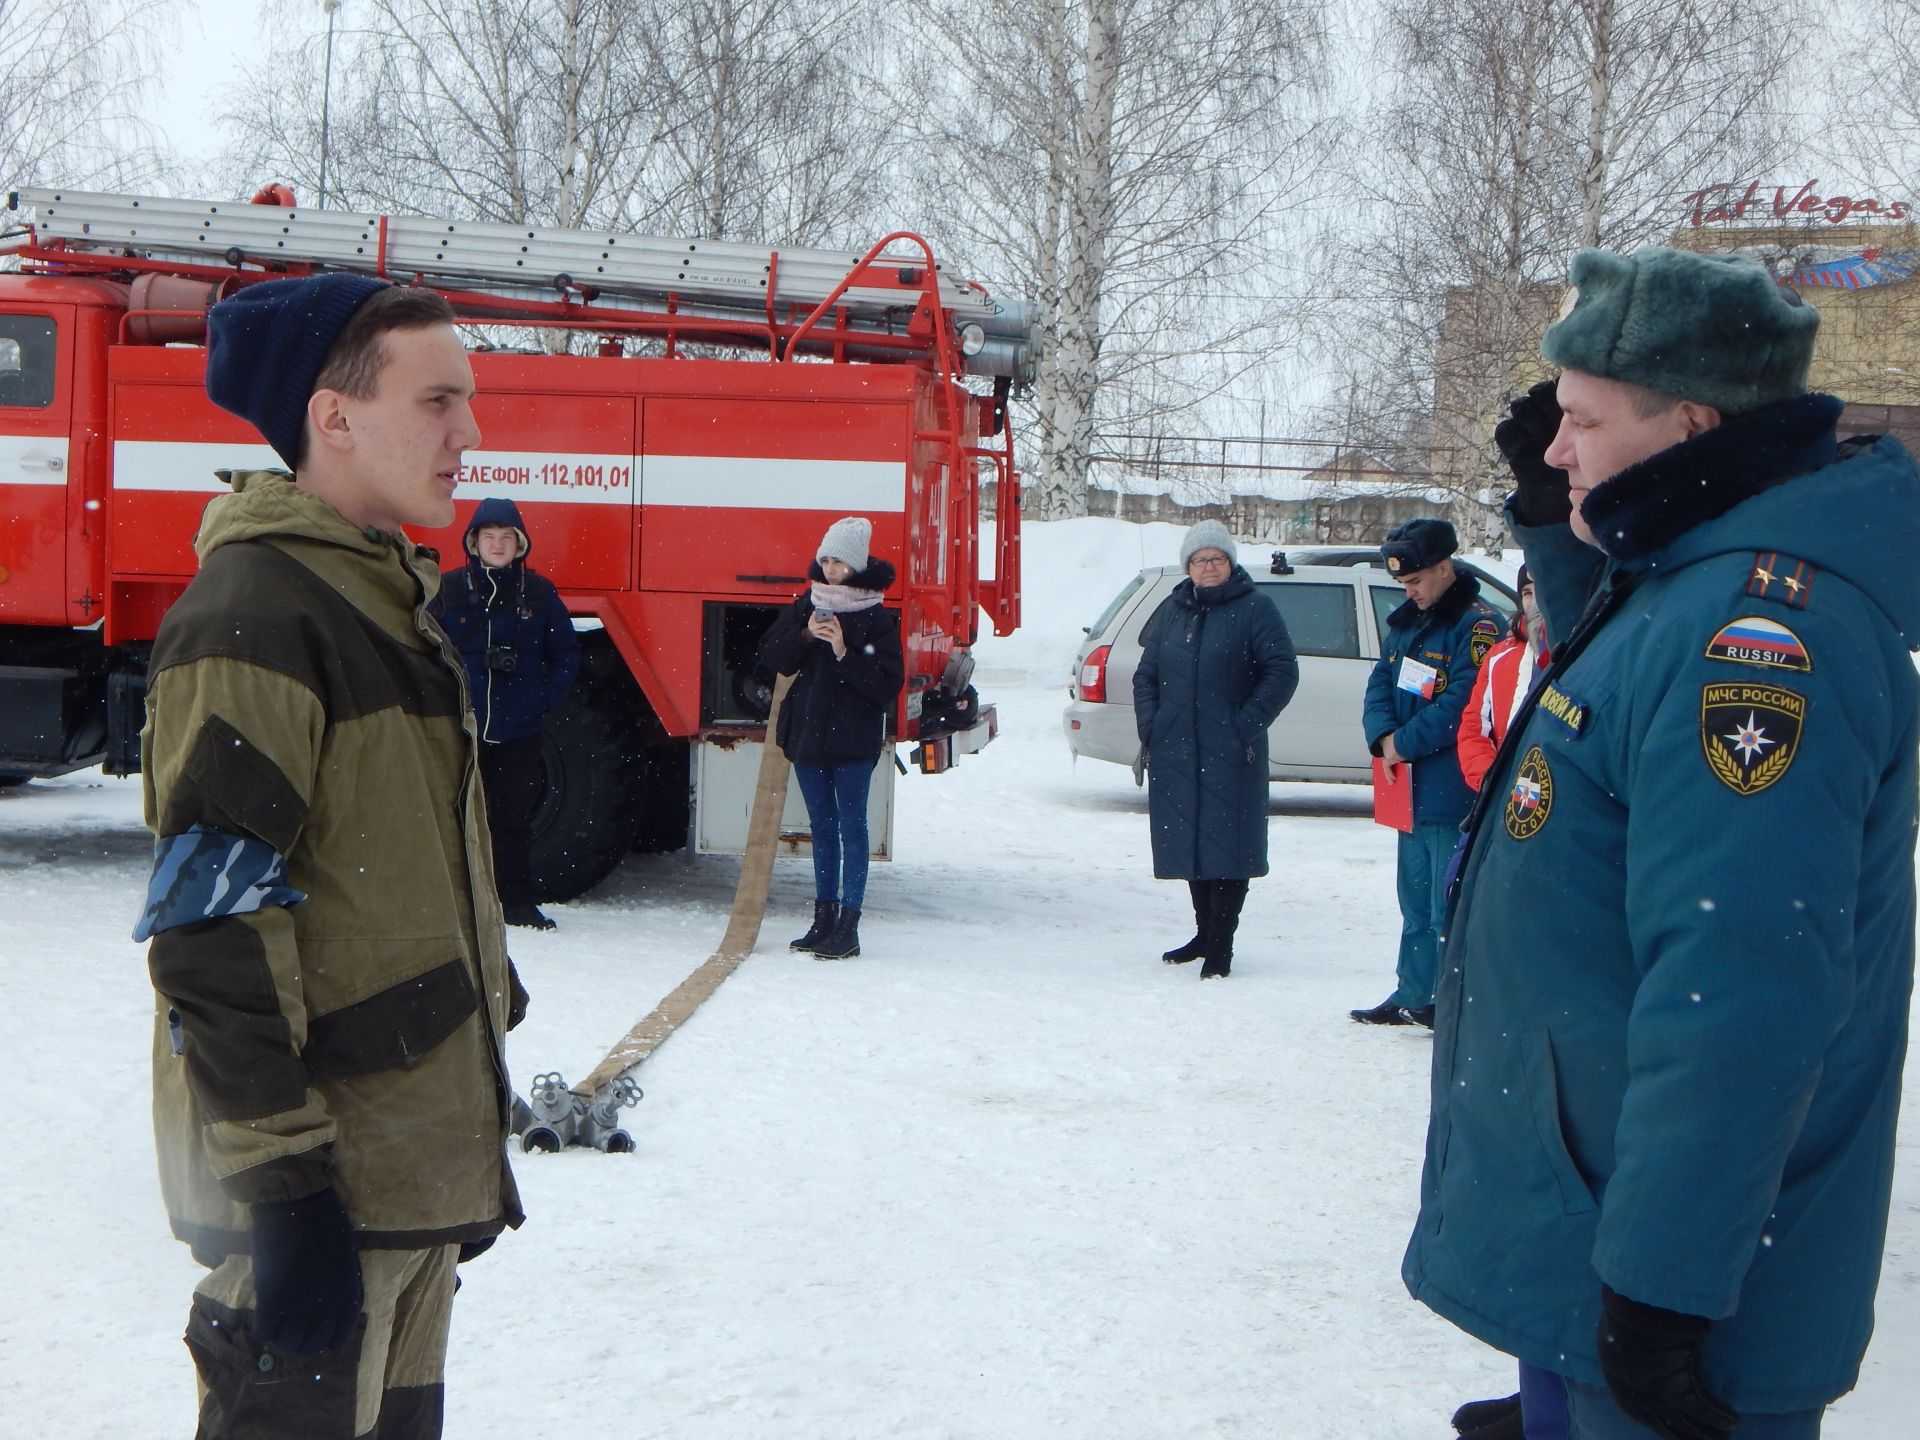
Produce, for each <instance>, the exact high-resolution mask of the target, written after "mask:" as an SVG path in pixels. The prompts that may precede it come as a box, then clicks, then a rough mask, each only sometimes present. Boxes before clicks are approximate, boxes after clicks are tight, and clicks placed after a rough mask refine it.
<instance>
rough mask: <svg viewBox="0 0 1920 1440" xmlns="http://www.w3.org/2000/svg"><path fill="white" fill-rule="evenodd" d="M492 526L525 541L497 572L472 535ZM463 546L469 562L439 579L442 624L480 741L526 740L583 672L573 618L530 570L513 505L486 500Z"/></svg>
mask: <svg viewBox="0 0 1920 1440" xmlns="http://www.w3.org/2000/svg"><path fill="white" fill-rule="evenodd" d="M489 525H510V526H512V527H513V529H514V530H516V531H518V532H519V535H520V554H519V556H518V557H517V558H516V559H515V560H514V561H513V562H512V564H510V565H503V566H501V567H500V568H499V569H497V570H495V569H490V568H488V567H487V566H485V565H483V564H481V563H480V557H479V555H478V554H477V553H476V552H475V548H474V547H475V540H474V537H475V536H476V534H478V532H479V531H481V530H482V529H484V528H486V527H487V526H489ZM464 543H465V546H466V551H467V554H468V556H469V559H468V560H467V563H466V564H465V565H463V566H461V567H459V568H457V569H452V570H448V571H446V572H445V573H444V574H443V575H442V576H441V582H440V595H439V599H438V600H437V601H436V602H435V603H436V605H437V607H438V610H437V613H438V615H439V618H440V624H441V626H442V628H444V629H445V630H446V632H447V638H448V639H450V640H451V641H453V643H454V646H455V648H457V649H458V650H459V651H460V658H461V660H462V661H464V662H465V664H466V667H467V688H468V690H469V692H470V693H471V697H472V701H473V718H474V721H475V723H476V724H477V725H478V726H479V729H480V738H481V739H482V740H484V741H493V742H496V743H497V742H499V741H503V740H525V739H529V738H531V737H532V736H535V735H538V734H539V733H540V728H541V724H542V722H543V721H544V720H545V718H546V715H547V712H548V711H550V710H554V709H556V708H558V707H559V705H560V703H561V702H562V701H564V700H565V699H566V698H567V691H569V690H570V689H572V688H573V679H574V676H575V675H576V674H577V673H578V672H579V669H580V641H579V639H578V638H577V637H576V636H575V635H574V633H573V619H572V617H571V616H570V615H568V614H567V607H566V606H565V605H564V604H563V603H562V602H561V600H560V594H559V592H558V591H557V590H555V589H554V588H553V583H552V582H551V581H549V580H548V579H547V578H546V577H545V576H543V575H537V574H535V573H534V572H533V571H532V570H530V569H528V568H527V552H528V550H530V549H531V548H532V544H531V542H530V541H529V540H528V538H527V527H526V525H525V524H524V523H523V522H522V521H521V519H520V510H519V507H518V506H516V505H515V504H514V503H513V502H512V501H511V500H505V499H501V498H499V497H497V496H490V497H489V498H487V499H485V500H482V501H481V502H480V505H479V508H478V509H476V510H475V511H474V512H473V518H472V519H471V520H469V521H468V522H467V531H466V536H465V542H464ZM489 652H491V653H492V655H493V657H494V658H493V663H492V664H489V663H488V654H489ZM509 658H510V659H511V661H512V664H511V665H508V664H507V663H506V662H507V660H508V659H509Z"/></svg>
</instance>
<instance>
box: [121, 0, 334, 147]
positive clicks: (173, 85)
mask: <svg viewBox="0 0 1920 1440" xmlns="http://www.w3.org/2000/svg"><path fill="white" fill-rule="evenodd" d="M351 5H352V0H346V6H347V8H346V9H343V10H342V11H341V13H340V16H339V19H340V20H341V21H342V22H344V21H345V20H346V17H347V14H348V11H349V9H350V8H351ZM283 16H284V18H285V19H287V20H291V21H292V22H294V23H297V24H302V25H304V24H309V23H310V24H311V26H312V28H313V30H314V31H315V32H319V31H321V30H324V29H325V28H326V15H325V14H324V13H323V12H322V10H321V7H320V0H301V3H298V4H292V5H276V4H269V3H267V0H175V4H174V7H173V13H172V15H171V16H170V17H169V18H170V19H171V20H172V23H173V34H172V36H171V37H170V39H169V41H168V43H167V46H166V62H167V63H166V64H164V65H163V66H162V67H161V69H160V75H159V85H158V87H157V89H156V90H155V92H154V93H153V95H152V96H151V97H150V99H149V101H148V103H147V105H146V107H145V108H146V112H147V115H148V117H149V118H150V119H151V120H152V121H153V122H154V123H155V124H156V125H158V126H159V127H160V128H161V129H162V130H163V131H165V132H166V140H167V144H166V146H165V148H166V149H167V150H168V151H169V152H171V154H173V155H174V156H175V157H176V158H177V159H178V160H180V161H181V162H183V163H186V164H192V163H193V162H204V161H208V160H211V159H212V158H213V157H214V155H215V154H217V153H218V152H219V149H220V146H221V138H222V137H221V135H220V127H219V123H218V120H217V116H218V114H219V111H220V108H221V106H220V101H221V97H222V96H223V95H225V94H230V93H231V90H230V88H229V87H225V86H223V85H222V84H220V83H219V81H218V80H217V79H216V78H214V77H221V76H239V75H247V74H251V73H254V72H255V71H257V70H258V68H259V66H260V64H261V63H262V61H263V57H264V56H265V55H266V53H267V37H268V35H269V33H270V22H271V21H272V20H273V19H275V18H278V17H283Z"/></svg>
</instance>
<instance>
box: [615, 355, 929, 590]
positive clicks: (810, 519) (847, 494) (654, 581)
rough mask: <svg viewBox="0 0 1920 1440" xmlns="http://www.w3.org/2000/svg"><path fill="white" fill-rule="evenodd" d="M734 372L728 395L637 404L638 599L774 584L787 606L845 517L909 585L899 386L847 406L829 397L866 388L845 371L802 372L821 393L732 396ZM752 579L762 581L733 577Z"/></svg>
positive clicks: (890, 376) (867, 393) (906, 417)
mask: <svg viewBox="0 0 1920 1440" xmlns="http://www.w3.org/2000/svg"><path fill="white" fill-rule="evenodd" d="M715 363H716V364H720V363H725V362H715ZM744 368H745V367H742V366H740V365H739V364H738V363H737V362H735V363H733V364H731V365H730V366H729V367H728V370H727V372H726V378H729V379H731V380H732V382H733V390H734V394H733V395H712V394H708V395H700V396H697V397H696V396H685V397H681V396H675V397H654V396H650V397H648V398H647V399H646V400H645V401H644V402H643V405H642V409H643V412H644V413H643V416H642V422H641V433H642V437H643V438H642V442H641V448H642V450H643V451H644V452H645V453H643V454H642V455H641V457H640V495H639V499H640V503H641V505H642V506H643V514H644V517H645V518H644V520H643V522H642V526H641V534H640V550H641V553H640V574H641V577H642V579H643V581H644V583H645V584H646V586H647V588H649V589H653V590H684V591H711V590H713V589H715V588H716V586H720V587H731V586H732V585H737V584H742V583H744V584H747V585H749V586H752V587H753V588H754V589H759V588H762V586H763V585H765V584H768V583H770V579H771V577H784V578H783V579H782V581H781V582H780V584H779V585H778V586H776V587H775V589H776V593H780V598H783V599H784V598H786V597H787V596H789V595H791V594H792V593H793V590H794V589H795V588H797V585H798V583H804V581H803V577H804V576H805V575H806V573H807V565H808V564H809V563H810V562H811V561H812V559H813V547H814V546H815V545H817V544H819V542H820V536H821V535H822V534H823V533H825V530H826V527H827V526H828V525H829V524H831V523H832V522H833V521H834V520H837V519H838V518H840V517H841V516H842V515H864V516H866V517H867V518H868V519H870V520H872V521H873V553H874V554H876V555H883V556H886V557H887V558H888V559H890V560H892V561H893V562H894V565H895V567H896V568H898V569H899V570H900V571H901V573H902V574H905V573H906V566H905V564H904V557H903V556H902V554H901V547H902V545H903V543H904V541H905V523H906V504H907V455H908V448H909V440H910V433H909V432H910V426H911V415H912V411H911V407H910V405H909V404H908V403H907V402H908V399H909V392H908V390H907V389H906V388H905V383H904V382H905V378H906V377H905V376H904V375H900V374H897V373H895V372H888V373H887V374H886V375H885V376H884V377H882V378H884V379H886V380H888V381H893V382H895V384H896V385H897V386H898V387H899V388H898V390H897V393H896V394H893V395H888V394H886V393H885V387H882V386H878V385H875V384H872V383H868V384H865V385H862V386H861V387H860V390H861V392H862V393H860V395H859V397H858V398H847V397H846V396H844V395H841V394H835V393H832V389H839V390H843V391H844V390H847V389H850V388H852V385H851V382H852V381H856V380H860V379H863V378H865V377H863V376H860V375H857V374H856V375H852V376H846V375H842V374H839V373H836V372H838V371H841V370H843V369H848V368H852V367H838V366H825V365H817V366H816V365H808V366H798V367H795V368H797V369H800V370H803V371H818V372H820V379H819V380H818V381H817V382H816V384H817V386H818V391H819V393H815V394H810V395H801V396H795V397H788V396H785V395H777V396H771V397H769V396H751V397H738V390H739V387H740V386H741V384H742V377H741V373H740V372H741V371H742V369H744ZM764 368H765V367H755V370H756V371H760V370H764ZM746 378H751V379H757V378H759V377H758V375H757V374H755V375H750V376H748V377H746ZM809 378H811V377H809ZM829 385H831V386H832V389H829V388H828V387H829ZM876 389H877V390H880V391H881V393H880V394H878V395H875V394H873V393H872V392H873V391H875V390H876ZM748 576H757V577H769V579H768V580H763V581H758V582H756V581H753V580H744V581H743V580H742V579H741V578H740V577H748ZM782 592H783V593H782Z"/></svg>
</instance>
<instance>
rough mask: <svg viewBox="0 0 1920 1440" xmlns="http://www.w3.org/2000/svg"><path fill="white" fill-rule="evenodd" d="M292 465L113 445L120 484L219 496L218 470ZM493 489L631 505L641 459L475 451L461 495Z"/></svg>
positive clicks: (241, 453) (222, 452) (251, 449)
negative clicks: (635, 467)
mask: <svg viewBox="0 0 1920 1440" xmlns="http://www.w3.org/2000/svg"><path fill="white" fill-rule="evenodd" d="M285 468H286V461H284V460H282V459H281V458H280V457H279V456H278V455H276V454H275V453H274V451H273V448H272V447H271V446H268V445H245V444H240V445H219V444H205V443H194V442H188V441H177V440H118V441H115V442H114V447H113V485H114V488H115V489H116V490H161V491H179V492H186V493H189V494H204V495H218V494H219V493H220V492H221V491H223V490H225V489H226V486H224V485H222V484H221V483H220V481H219V480H218V479H217V478H215V476H214V473H213V472H214V471H215V470H284V469H285ZM487 495H504V496H506V497H508V498H509V499H523V500H538V501H543V502H547V503H561V504H602V503H606V504H626V503H628V502H630V501H631V500H632V498H633V457H632V456H631V455H574V454H566V455H559V454H554V453H552V452H550V451H545V450H537V451H526V450H479V451H475V452H474V453H473V454H472V455H469V456H468V457H467V461H466V463H465V464H464V465H462V466H461V467H460V484H459V487H458V488H457V489H456V490H455V491H454V496H455V498H456V499H461V500H472V499H478V498H480V497H482V496H487Z"/></svg>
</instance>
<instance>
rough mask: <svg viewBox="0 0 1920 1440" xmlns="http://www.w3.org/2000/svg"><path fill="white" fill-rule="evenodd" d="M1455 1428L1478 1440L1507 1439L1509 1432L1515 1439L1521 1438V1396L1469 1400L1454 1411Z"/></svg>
mask: <svg viewBox="0 0 1920 1440" xmlns="http://www.w3.org/2000/svg"><path fill="white" fill-rule="evenodd" d="M1508 1426H1511V1429H1510V1430H1509V1429H1508V1428H1506V1427H1508ZM1453 1428H1454V1429H1455V1430H1458V1431H1459V1432H1460V1433H1461V1434H1462V1435H1472V1436H1476V1437H1478V1440H1505V1437H1507V1436H1508V1435H1509V1434H1510V1435H1511V1436H1512V1437H1513V1440H1520V1397H1519V1396H1518V1395H1507V1396H1503V1397H1502V1398H1501V1399H1498V1400H1469V1401H1468V1402H1467V1403H1466V1404H1464V1405H1462V1406H1461V1407H1460V1408H1459V1409H1458V1410H1456V1411H1454V1412H1453Z"/></svg>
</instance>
